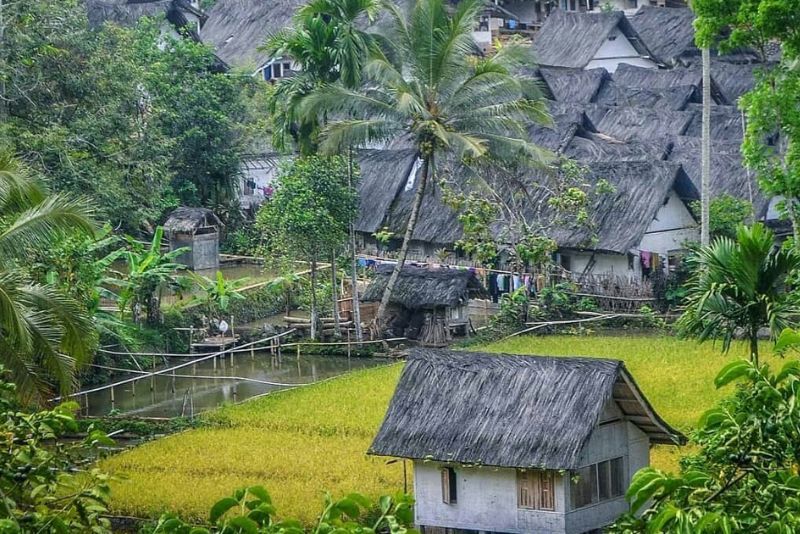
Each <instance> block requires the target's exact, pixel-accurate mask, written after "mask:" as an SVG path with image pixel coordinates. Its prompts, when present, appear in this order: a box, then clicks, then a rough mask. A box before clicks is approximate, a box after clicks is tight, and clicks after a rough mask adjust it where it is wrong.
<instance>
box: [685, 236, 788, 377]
mask: <svg viewBox="0 0 800 534" xmlns="http://www.w3.org/2000/svg"><path fill="white" fill-rule="evenodd" d="M692 261H693V262H694V264H693V265H692V271H693V272H694V274H693V275H692V277H691V278H690V279H689V283H688V285H687V288H688V295H687V297H686V303H687V309H686V312H685V313H684V314H683V316H681V318H680V319H679V320H678V327H679V329H680V331H681V332H682V333H683V334H685V335H690V336H694V337H697V338H698V339H699V340H700V341H706V340H708V339H722V350H723V351H725V352H727V351H728V349H729V348H730V344H731V341H732V340H733V338H734V336H735V335H736V333H737V332H739V331H743V332H744V336H745V337H746V338H747V340H748V341H749V343H750V359H751V360H752V361H753V363H755V364H756V365H758V331H759V329H760V328H762V327H765V326H766V327H768V328H769V330H770V334H771V336H772V337H773V338H777V337H778V335H780V333H781V331H782V330H783V329H784V328H786V327H788V326H789V325H790V324H791V320H792V318H793V317H794V316H796V314H797V313H798V312H800V307H798V305H797V302H796V299H795V297H794V296H793V295H792V293H791V292H789V291H787V289H786V278H787V277H788V276H789V275H790V274H791V273H793V272H796V270H797V269H800V255H798V254H797V253H796V252H795V251H794V250H793V249H784V248H776V247H775V245H774V236H773V234H772V232H771V231H770V230H769V229H767V228H766V227H765V226H764V225H763V224H761V223H756V224H754V225H753V226H752V227H746V226H740V227H739V228H738V230H737V232H736V241H734V240H732V239H730V238H727V237H720V238H717V239H716V240H715V241H714V242H713V243H712V244H711V245H710V246H708V247H702V248H700V249H699V250H698V251H697V254H696V256H695V257H694V259H693V260H692Z"/></svg>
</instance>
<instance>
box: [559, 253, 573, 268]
mask: <svg viewBox="0 0 800 534" xmlns="http://www.w3.org/2000/svg"><path fill="white" fill-rule="evenodd" d="M559 256H561V261H560V263H561V267H563V268H564V270H565V271H571V270H572V258H570V257H569V256H565V255H563V254H559Z"/></svg>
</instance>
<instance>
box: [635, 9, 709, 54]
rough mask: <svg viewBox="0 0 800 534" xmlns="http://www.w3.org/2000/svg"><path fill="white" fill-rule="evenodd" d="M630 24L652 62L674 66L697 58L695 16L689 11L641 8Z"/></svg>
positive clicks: (698, 51)
mask: <svg viewBox="0 0 800 534" xmlns="http://www.w3.org/2000/svg"><path fill="white" fill-rule="evenodd" d="M629 20H630V23H631V26H633V28H634V29H635V30H636V33H637V34H638V35H639V37H640V38H641V40H642V41H643V42H644V44H645V46H646V47H647V49H648V50H649V51H650V53H651V54H652V57H653V59H654V60H655V61H657V62H659V63H661V64H664V65H676V64H679V63H681V62H682V60H683V61H686V60H687V59H692V58H694V57H696V56H699V55H700V50H699V49H698V48H697V47H696V46H695V44H694V27H693V26H692V22H693V21H694V13H693V12H692V10H691V9H689V8H688V7H683V8H672V9H665V8H663V7H655V6H648V5H644V6H642V7H641V8H639V11H637V12H636V13H635V14H634V15H633V16H631V17H629Z"/></svg>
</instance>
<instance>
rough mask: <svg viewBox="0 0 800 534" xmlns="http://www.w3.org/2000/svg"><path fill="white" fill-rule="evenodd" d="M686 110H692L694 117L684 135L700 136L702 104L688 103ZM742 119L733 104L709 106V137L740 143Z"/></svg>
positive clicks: (701, 130)
mask: <svg viewBox="0 0 800 534" xmlns="http://www.w3.org/2000/svg"><path fill="white" fill-rule="evenodd" d="M686 110H687V111H692V112H694V117H693V119H692V122H691V123H689V126H688V127H687V128H686V131H685V132H684V135H687V136H689V137H701V136H702V132H703V105H702V104H688V105H687V106H686ZM743 121H744V117H743V115H742V112H741V111H740V110H739V109H737V108H736V107H735V106H711V139H714V140H717V141H737V142H739V143H741V141H742V137H743V135H744V134H743V132H744V130H743V126H744V125H743Z"/></svg>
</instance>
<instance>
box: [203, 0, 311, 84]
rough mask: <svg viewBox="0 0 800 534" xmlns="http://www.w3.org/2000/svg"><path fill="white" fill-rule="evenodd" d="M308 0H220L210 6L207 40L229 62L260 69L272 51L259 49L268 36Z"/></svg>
mask: <svg viewBox="0 0 800 534" xmlns="http://www.w3.org/2000/svg"><path fill="white" fill-rule="evenodd" d="M305 3H306V0H217V1H216V3H215V4H214V5H213V6H212V7H211V8H210V9H209V10H208V21H207V22H206V24H205V26H203V31H202V39H203V42H204V43H206V44H208V45H210V46H211V47H213V48H214V51H215V53H216V54H217V57H219V58H220V59H221V60H222V61H224V62H225V63H226V64H227V65H228V66H235V67H242V68H250V69H253V70H255V69H257V68H259V67H261V66H262V65H264V64H265V63H266V62H267V61H268V60H269V59H271V58H270V57H269V55H267V54H266V53H264V52H261V51H259V50H258V48H259V47H260V46H261V45H263V44H264V41H265V40H266V38H267V36H268V35H270V34H272V33H274V32H276V31H278V30H280V29H282V28H283V27H285V26H288V25H289V23H290V22H291V20H292V17H293V16H294V14H295V11H297V8H298V7H300V6H301V5H303V4H305Z"/></svg>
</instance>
